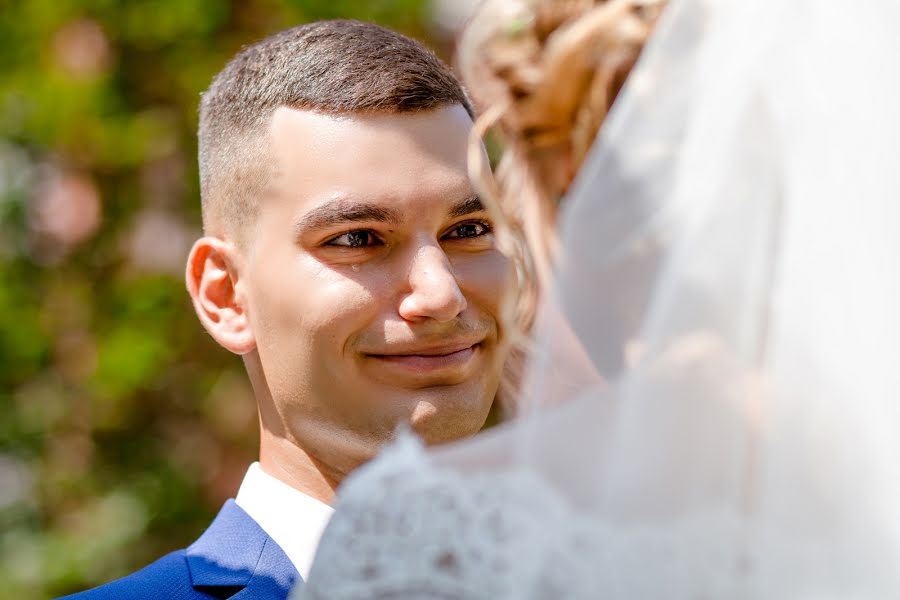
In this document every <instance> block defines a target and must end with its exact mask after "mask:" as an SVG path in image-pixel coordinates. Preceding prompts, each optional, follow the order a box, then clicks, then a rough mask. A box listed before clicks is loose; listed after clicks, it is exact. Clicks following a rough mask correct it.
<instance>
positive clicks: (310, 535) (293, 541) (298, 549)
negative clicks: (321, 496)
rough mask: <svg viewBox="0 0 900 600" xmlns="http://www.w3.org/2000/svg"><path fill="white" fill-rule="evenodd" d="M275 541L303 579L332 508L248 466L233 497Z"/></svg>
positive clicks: (307, 572) (258, 469) (305, 577)
mask: <svg viewBox="0 0 900 600" xmlns="http://www.w3.org/2000/svg"><path fill="white" fill-rule="evenodd" d="M234 501H235V502H236V503H237V505H238V506H240V507H241V508H243V509H244V511H245V512H246V513H247V514H248V515H250V517H251V518H252V519H253V520H254V521H256V522H257V524H259V526H260V527H262V528H263V531H265V532H266V533H267V534H269V537H271V538H272V539H273V540H275V543H277V544H278V545H279V546H281V549H282V550H284V553H285V554H287V557H288V558H289V559H290V561H291V562H292V563H294V567H295V568H296V569H297V572H298V573H299V574H300V577H302V578H303V580H304V581H306V579H307V577H308V576H309V568H310V566H312V561H313V557H314V556H315V554H316V548H317V547H318V545H319V539H320V538H321V537H322V532H323V531H325V526H326V525H328V521H329V520H330V519H331V515H332V514H334V509H333V508H332V507H330V506H328V505H327V504H325V503H324V502H320V501H319V500H316V499H315V498H312V497H310V496H307V495H306V494H304V493H303V492H301V491H299V490H295V489H294V488H292V487H291V486H289V485H288V484H286V483H284V482H282V481H280V480H278V479H275V478H274V477H272V476H271V475H269V474H268V473H266V472H265V471H263V470H262V467H260V466H259V463H258V462H255V463H253V464H252V465H250V468H249V469H247V474H246V475H244V481H243V482H242V483H241V488H240V489H239V490H238V494H237V498H235V499H234Z"/></svg>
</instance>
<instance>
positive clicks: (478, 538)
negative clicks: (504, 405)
mask: <svg viewBox="0 0 900 600" xmlns="http://www.w3.org/2000/svg"><path fill="white" fill-rule="evenodd" d="M898 27H900V4H898V3H897V2H895V1H894V0H881V1H879V0H864V1H862V2H858V3H846V2H838V1H837V0H794V1H792V2H785V1H784V0H754V1H752V2H749V1H738V0H673V1H672V2H671V3H670V5H669V6H668V7H667V9H666V11H665V13H664V14H663V16H662V18H661V20H660V23H659V25H658V27H657V30H656V32H655V33H654V35H653V37H652V38H651V40H650V42H649V44H648V46H647V47H646V49H645V51H644V54H643V56H642V58H641V60H640V62H639V64H638V66H637V68H636V69H635V71H634V72H633V73H632V75H631V77H630V79H629V81H628V82H627V84H626V87H625V89H624V91H623V93H622V95H621V96H620V98H619V99H618V100H617V103H616V105H615V106H614V109H613V112H612V113H611V115H610V117H609V118H608V120H607V122H606V123H605V125H604V128H603V130H602V131H601V133H600V136H599V138H598V140H597V142H596V143H595V145H594V148H593V150H592V152H591V155H590V157H589V158H588V160H587V161H586V163H585V165H584V167H583V169H582V171H581V173H580V174H579V178H578V179H577V180H576V182H575V185H574V186H573V188H572V190H571V192H570V194H569V196H568V198H567V199H566V201H565V205H564V206H565V208H564V214H563V218H562V221H561V229H560V232H561V239H562V245H563V254H562V257H561V259H560V263H559V265H558V270H557V279H556V281H555V283H554V284H553V286H551V288H550V289H548V290H547V292H546V293H545V296H544V298H543V301H542V306H541V309H540V314H539V319H538V325H537V333H536V339H537V340H540V344H538V345H536V348H535V355H534V358H533V360H532V362H531V364H530V367H529V370H528V375H527V380H526V381H527V383H526V385H525V386H524V389H525V391H524V392H523V399H522V402H523V403H526V404H527V406H528V407H529V408H530V410H527V411H525V413H526V414H525V416H523V417H521V418H520V419H519V420H517V421H516V422H515V423H512V424H509V425H506V426H504V427H501V428H498V429H496V430H494V431H492V432H489V433H487V434H485V435H483V436H479V437H478V438H476V439H474V440H470V441H468V442H463V443H458V444H456V445H453V446H450V447H446V448H441V449H437V450H430V451H426V450H424V449H422V448H421V447H420V446H418V444H417V443H416V442H415V441H414V440H412V439H408V438H403V439H401V440H400V441H398V442H397V443H396V444H395V445H394V446H393V447H391V448H389V449H388V450H387V451H386V452H385V453H384V454H383V455H382V456H381V457H380V458H378V459H377V460H375V461H374V462H373V463H371V464H370V465H368V466H366V467H364V468H363V469H361V470H360V471H359V472H358V473H357V474H355V475H354V476H353V477H351V478H350V480H349V481H348V482H347V483H346V484H345V486H344V487H343V488H342V490H341V493H340V495H339V501H338V506H337V508H338V510H337V514H336V516H335V518H334V519H333V521H332V523H331V525H330V526H329V529H328V530H327V531H326V534H325V536H324V538H323V541H322V545H321V547H320V551H319V555H318V557H317V559H316V563H315V564H314V566H313V569H312V572H311V576H310V579H309V582H308V583H307V584H306V586H305V587H304V588H303V589H302V590H300V592H299V597H302V598H330V599H345V598H346V599H350V598H423V597H432V598H517V599H518V598H535V599H537V598H550V597H561V598H623V599H625V598H628V599H635V598H667V599H702V598H730V599H745V598H746V599H755V598H767V599H769V598H792V599H806V598H809V599H813V598H815V599H830V598H848V599H849V598H853V599H861V598H889V597H897V596H900V519H898V518H897V511H898V507H900V392H898V390H900V368H898V366H897V362H898V356H900V233H898V226H900V108H898V107H900V37H898V32H897V29H898Z"/></svg>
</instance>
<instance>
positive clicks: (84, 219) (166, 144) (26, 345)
mask: <svg viewBox="0 0 900 600" xmlns="http://www.w3.org/2000/svg"><path fill="white" fill-rule="evenodd" d="M470 4H471V2H468V1H467V0H445V1H443V2H438V1H434V0H432V1H428V0H394V1H387V0H384V1H378V0H246V1H241V0H80V1H76V0H20V1H18V2H2V1H0V411H2V415H0V598H10V599H13V598H14V599H17V600H31V599H44V598H51V597H55V596H58V595H61V594H65V593H69V592H74V591H78V590H81V589H84V588H86V587H90V586H93V585H97V584H99V583H102V582H105V581H108V580H110V579H113V578H116V577H119V576H121V575H124V574H127V573H128V572H130V571H132V570H134V569H136V568H139V567H141V566H143V565H145V564H147V563H148V562H150V561H152V560H154V559H155V558H157V557H159V556H161V555H163V554H165V553H167V552H169V551H171V550H174V549H176V548H179V547H183V546H185V545H186V544H189V543H190V542H191V541H192V540H194V539H195V538H196V537H197V535H199V534H200V532H202V531H203V529H205V527H206V526H207V525H208V523H209V522H210V520H211V519H212V517H213V516H214V515H215V513H216V511H217V510H218V508H219V507H220V505H221V503H222V502H223V501H224V499H226V498H228V497H230V496H233V495H234V493H235V491H236V489H237V486H238V484H239V483H240V479H241V477H242V476H243V473H244V470H245V469H246V467H247V465H248V464H249V462H251V461H252V460H254V458H255V454H256V444H257V438H258V433H257V431H256V428H257V425H256V412H255V406H254V401H253V397H252V393H251V390H250V389H249V384H248V383H247V380H246V377H245V375H244V373H243V367H242V365H241V363H240V360H239V359H238V358H236V357H234V356H231V355H229V354H228V353H226V352H225V351H224V350H222V349H220V348H219V347H218V346H216V345H215V343H214V342H213V341H212V340H211V338H209V336H208V335H206V334H205V333H204V331H203V330H202V328H201V327H200V325H199V324H198V322H197V320H196V318H195V316H194V314H193V310H192V308H191V306H190V303H189V301H188V297H187V294H186V292H185V291H184V284H183V279H182V272H183V268H184V260H185V258H186V255H187V251H188V249H189V247H190V244H191V243H192V242H193V240H194V239H195V238H196V237H197V236H198V234H199V232H200V210H199V190H198V181H197V165H196V136H195V132H196V126H197V103H198V100H199V95H200V92H201V91H203V90H204V89H205V88H206V86H207V85H208V84H209V82H210V80H211V79H212V77H213V75H214V74H215V73H216V72H217V71H218V70H219V69H220V68H221V67H222V66H223V65H224V64H225V62H226V61H227V60H228V59H229V58H230V57H231V56H232V55H234V53H236V52H237V51H238V50H239V49H240V48H241V47H242V46H243V45H245V44H248V43H251V42H253V41H256V40H258V39H260V38H262V37H264V36H265V35H267V34H269V33H272V32H274V31H277V30H279V29H283V28H286V27H290V26H293V25H297V24H300V23H303V22H307V21H311V20H316V19H323V18H338V17H354V18H360V19H365V20H370V21H375V22H378V23H381V24H384V25H387V26H389V27H392V28H394V29H397V30H399V31H401V32H404V33H406V34H408V35H411V36H413V37H415V38H417V39H419V40H421V41H423V42H425V43H426V44H428V45H430V46H431V47H433V48H434V49H435V50H436V51H437V52H438V54H440V55H443V56H444V57H445V58H449V57H450V55H451V52H452V40H453V32H454V31H455V30H456V28H457V27H458V26H459V24H460V20H461V19H464V18H465V15H466V14H467V11H468V10H470V6H468V5H470Z"/></svg>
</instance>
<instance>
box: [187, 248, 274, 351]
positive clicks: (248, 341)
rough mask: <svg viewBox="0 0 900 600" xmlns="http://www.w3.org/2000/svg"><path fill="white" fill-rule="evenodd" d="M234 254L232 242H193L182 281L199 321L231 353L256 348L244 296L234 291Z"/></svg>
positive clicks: (235, 285) (235, 254)
mask: <svg viewBox="0 0 900 600" xmlns="http://www.w3.org/2000/svg"><path fill="white" fill-rule="evenodd" d="M237 258H238V253H237V249H236V248H235V247H234V245H233V244H231V243H229V242H226V241H224V240H221V239H219V238H215V237H202V238H200V239H199V240H197V241H196V242H194V247H193V248H191V253H190V255H189V256H188V261H187V269H186V271H185V280H186V282H187V289H188V293H189V294H190V295H191V300H192V301H193V303H194V310H195V311H196V312H197V316H198V317H199V318H200V323H202V324H203V327H205V328H206V330H207V331H208V332H209V334H210V335H211V336H212V337H213V339H215V340H216V341H217V342H219V344H220V345H221V346H222V347H223V348H225V349H227V350H230V351H231V352H234V353H235V354H247V353H248V352H250V351H252V350H253V349H255V348H256V338H255V337H254V336H253V330H252V328H251V327H250V321H249V319H248V317H247V310H246V306H244V300H245V299H244V298H241V297H240V295H239V294H237V293H236V289H237V284H238V269H237V268H236V264H237Z"/></svg>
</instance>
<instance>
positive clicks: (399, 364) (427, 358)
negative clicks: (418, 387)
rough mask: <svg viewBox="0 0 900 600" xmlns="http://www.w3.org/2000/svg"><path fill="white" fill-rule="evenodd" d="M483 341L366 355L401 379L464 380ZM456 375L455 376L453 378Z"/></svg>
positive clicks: (425, 346) (423, 346) (404, 348)
mask: <svg viewBox="0 0 900 600" xmlns="http://www.w3.org/2000/svg"><path fill="white" fill-rule="evenodd" d="M482 341H483V338H482V339H479V340H460V341H456V342H451V343H444V344H441V345H421V346H415V345H405V346H398V347H394V348H390V349H385V350H384V351H380V352H378V353H365V356H366V358H368V359H370V360H372V361H376V362H377V364H378V365H379V367H380V369H386V370H387V371H393V372H396V373H397V374H398V375H401V376H406V377H409V376H412V377H416V376H440V377H453V378H454V379H456V378H462V379H464V378H465V377H467V376H468V375H470V374H471V372H472V368H471V367H472V365H473V364H474V363H475V362H476V360H475V359H476V358H477V357H478V356H479V355H480V354H481V352H482ZM454 376H455V377H454Z"/></svg>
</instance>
